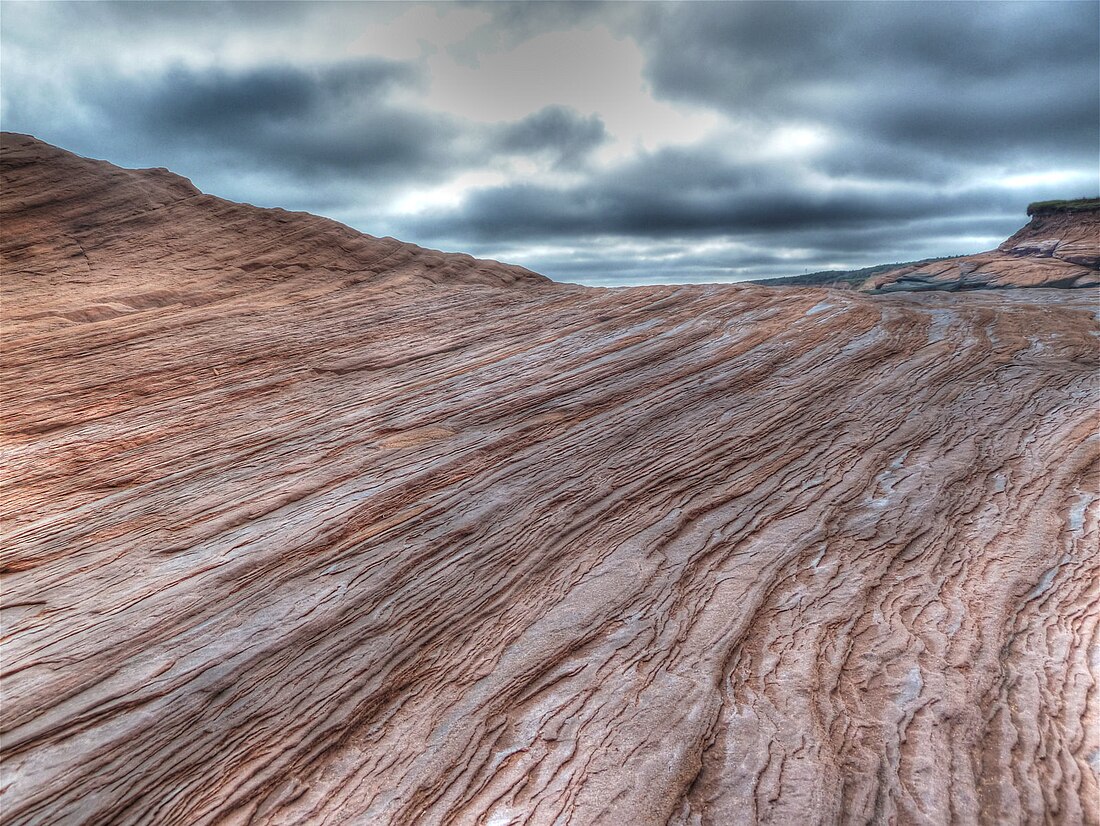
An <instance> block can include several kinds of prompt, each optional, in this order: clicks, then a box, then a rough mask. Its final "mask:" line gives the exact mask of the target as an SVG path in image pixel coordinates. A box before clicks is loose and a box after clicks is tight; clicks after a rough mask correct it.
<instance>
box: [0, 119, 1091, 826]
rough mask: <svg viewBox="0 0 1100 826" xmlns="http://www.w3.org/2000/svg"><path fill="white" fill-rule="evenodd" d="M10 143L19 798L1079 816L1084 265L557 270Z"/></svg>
mask: <svg viewBox="0 0 1100 826" xmlns="http://www.w3.org/2000/svg"><path fill="white" fill-rule="evenodd" d="M0 160H2V162H3V204H2V209H3V212H2V215H3V244H2V247H3V250H2V253H3V273H4V277H3V289H4V303H3V308H4V324H3V352H2V364H0V378H2V381H0V393H2V402H3V404H2V408H0V412H2V416H3V451H4V464H5V468H6V474H5V478H6V485H5V495H4V496H3V497H2V500H0V508H2V518H3V523H2V525H3V574H2V576H3V601H2V614H3V640H2V647H3V674H2V677H0V685H2V690H3V698H4V702H3V709H2V715H0V716H2V734H3V739H2V757H3V761H2V764H0V774H2V778H0V808H2V810H3V819H4V822H5V823H6V824H11V825H12V826H15V824H87V823H96V824H100V823H104V824H105V823H112V824H138V823H141V824H148V823H156V824H181V825H186V826H192V825H193V824H207V823H219V824H303V823H306V824H348V823H355V824H411V823H418V824H419V823H423V824H444V823H446V824H496V825H497V826H502V825H503V824H520V823H532V824H565V823H573V824H611V825H612V826H621V824H665V823H671V824H731V823H750V822H756V823H776V824H788V823H800V824H801V823H806V824H816V823H821V824H835V823H899V824H910V823H912V824H917V823H920V824H925V823H988V824H995V823H998V824H999V823H1044V822H1045V823H1096V822H1097V806H1098V784H1097V769H1098V768H1100V743H1097V725H1098V724H1100V708H1098V703H1100V694H1098V692H1100V686H1098V674H1097V670H1098V667H1100V663H1098V661H1097V657H1096V652H1097V645H1098V642H1100V634H1098V619H1100V608H1098V601H1097V591H1096V588H1097V574H1098V567H1100V566H1098V562H1097V554H1096V549H1097V540H1098V535H1100V524H1098V523H1100V508H1098V501H1097V485H1098V466H1100V450H1098V440H1097V413H1096V411H1097V401H1098V387H1097V378H1096V376H1097V374H1096V369H1097V356H1098V348H1097V333H1098V326H1097V323H1096V319H1095V316H1094V310H1095V305H1096V300H1097V294H1096V292H1095V291H1091V290H1061V291H1059V290H1023V291H1014V292H981V293H967V294H964V295H948V294H944V293H932V294H920V295H905V294H903V295H887V296H867V295H861V294H854V293H844V292H838V291H828V290H813V289H804V290H794V289H791V290H776V289H768V288H762V287H739V286H692V287H645V288H632V289H625V290H601V289H590V288H579V287H571V286H567V285H553V284H547V283H545V282H543V281H542V280H540V279H538V278H537V277H535V276H533V275H531V274H529V273H527V272H526V271H522V270H518V269H516V268H508V267H504V266H502V265H497V264H494V263H489V262H474V261H473V260H472V259H468V258H462V257H458V258H456V257H449V256H444V255H442V254H439V253H433V252H429V251H424V250H418V249H417V248H413V247H409V246H407V245H400V244H397V242H393V241H389V240H378V239H370V238H365V237H360V236H357V235H356V234H354V233H352V231H350V230H348V229H347V228H344V227H339V226H338V225H334V224H332V223H331V222H326V221H323V220H321V219H317V218H313V217H310V216H303V215H290V214H286V213H279V212H269V211H260V210H256V209H253V208H250V207H245V206H240V205H233V204H227V203H226V202H224V201H219V200H217V199H213V198H209V197H208V196H204V195H200V194H197V193H195V192H194V190H193V189H192V188H191V187H189V186H188V185H187V184H186V182H184V181H182V180H181V179H178V178H175V177H173V176H171V175H169V174H167V173H164V172H148V171H145V172H129V171H124V170H118V169H116V168H114V167H111V166H109V165H106V164H102V163H97V162H90V161H86V160H83V159H78V158H75V157H73V156H71V155H67V154H65V153H61V152H60V151H59V150H55V149H52V148H50V147H46V146H43V145H41V144H37V143H34V142H31V141H30V140H29V139H27V138H23V137H11V138H5V151H4V152H3V154H2V155H0ZM331 244H335V248H332V247H331V246H330V245H331ZM1090 653H1091V657H1092V659H1091V660H1090Z"/></svg>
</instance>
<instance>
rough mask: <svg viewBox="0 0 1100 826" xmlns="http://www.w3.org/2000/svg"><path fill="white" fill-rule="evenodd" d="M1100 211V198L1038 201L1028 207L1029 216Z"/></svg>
mask: <svg viewBox="0 0 1100 826" xmlns="http://www.w3.org/2000/svg"><path fill="white" fill-rule="evenodd" d="M1093 209H1100V198H1074V199H1072V200H1069V201H1036V202H1035V203H1033V204H1028V205H1027V214H1028V215H1035V214H1036V213H1039V212H1088V211H1089V210H1093Z"/></svg>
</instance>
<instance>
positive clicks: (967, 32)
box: [638, 2, 1100, 158]
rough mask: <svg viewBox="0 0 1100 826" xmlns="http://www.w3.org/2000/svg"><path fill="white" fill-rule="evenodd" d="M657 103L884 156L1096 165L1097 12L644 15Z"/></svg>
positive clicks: (716, 9)
mask: <svg viewBox="0 0 1100 826" xmlns="http://www.w3.org/2000/svg"><path fill="white" fill-rule="evenodd" d="M646 11H647V14H646V15H645V17H644V22H643V23H642V24H640V25H639V29H638V31H639V37H640V38H641V40H642V42H643V43H645V44H646V46H647V52H648V54H649V56H650V60H649V64H648V69H647V74H648V77H649V78H650V80H651V82H652V83H653V85H654V89H655V91H656V92H657V93H658V94H659V95H663V96H666V97H669V98H674V99H682V100H691V101H694V102H697V103H699V104H702V105H707V106H715V105H717V106H720V107H722V108H723V109H724V110H725V111H727V112H729V113H730V115H731V116H733V117H751V118H759V119H762V120H764V121H781V120H782V119H785V118H795V119H813V120H816V121H820V122H825V123H829V124H831V125H833V126H834V127H835V128H836V129H837V130H838V131H848V132H851V133H853V134H855V135H862V136H864V137H867V138H873V139H878V140H883V141H888V142H890V143H891V144H894V145H912V146H915V147H923V148H930V149H933V150H935V151H938V152H942V153H945V154H953V155H964V156H971V157H973V156H977V155H981V154H983V153H988V152H989V151H990V150H994V151H999V152H1004V151H1008V150H1016V151H1017V152H1024V153H1032V152H1034V151H1036V150H1039V151H1043V152H1054V151H1059V152H1067V151H1068V152H1069V153H1071V154H1072V155H1074V156H1075V157H1077V158H1080V157H1082V156H1083V155H1084V154H1085V153H1089V152H1091V153H1092V157H1093V158H1094V157H1095V154H1096V150H1097V148H1098V145H1097V142H1098V140H1100V139H1098V134H1097V129H1096V124H1097V121H1098V120H1100V96H1098V84H1100V80H1098V76H1100V65H1098V56H1100V4H1097V3H1091V2H1070V3H1057V2H1050V3H1012V4H1005V3H937V2H926V3H879V4H875V3H816V4H815V3H783V2H772V3H735V4H709V3H704V4H694V5H691V6H688V7H686V8H680V7H675V8H674V7H670V6H667V5H655V6H652V7H647V9H646Z"/></svg>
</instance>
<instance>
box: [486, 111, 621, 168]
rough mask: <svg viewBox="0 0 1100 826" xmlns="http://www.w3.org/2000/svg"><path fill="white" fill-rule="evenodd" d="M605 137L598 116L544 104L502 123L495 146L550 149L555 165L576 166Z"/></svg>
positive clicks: (513, 149) (512, 150)
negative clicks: (519, 118)
mask: <svg viewBox="0 0 1100 826" xmlns="http://www.w3.org/2000/svg"><path fill="white" fill-rule="evenodd" d="M608 137H609V136H608V134H607V129H606V128H605V127H604V124H603V121H602V120H600V118H599V117H598V116H596V115H589V116H588V117H584V116H582V115H580V114H579V113H578V112H576V111H574V110H572V109H569V108H567V107H564V106H547V107H546V108H545V109H542V110H540V111H538V112H535V113H534V114H533V115H528V116H527V117H526V118H523V119H522V120H520V121H516V122H515V123H512V124H508V125H507V126H505V127H504V128H503V129H502V130H501V131H500V133H499V135H498V136H497V139H496V148H497V151H499V152H501V153H504V154H520V155H529V154H534V153H540V152H549V153H551V154H552V155H553V156H554V158H555V160H554V165H555V166H556V167H558V168H576V167H578V166H580V165H581V163H582V162H583V161H584V159H585V158H586V157H587V155H588V154H589V153H590V152H591V151H592V150H593V149H596V148H597V147H598V146H600V145H601V144H602V143H605V142H606V141H607V140H608Z"/></svg>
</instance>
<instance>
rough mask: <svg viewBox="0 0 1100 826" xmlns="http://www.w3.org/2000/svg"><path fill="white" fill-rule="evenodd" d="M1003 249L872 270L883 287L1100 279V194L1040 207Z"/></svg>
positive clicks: (1078, 283) (1091, 282) (1086, 283)
mask: <svg viewBox="0 0 1100 826" xmlns="http://www.w3.org/2000/svg"><path fill="white" fill-rule="evenodd" d="M1029 214H1031V216H1032V217H1031V221H1030V223H1028V224H1027V225H1026V226H1025V227H1023V228H1022V229H1021V230H1020V231H1019V232H1017V233H1016V234H1015V235H1013V236H1012V237H1011V238H1009V239H1008V240H1007V241H1005V242H1004V243H1003V244H1001V245H1000V246H999V247H997V249H995V250H992V251H990V252H983V253H979V254H978V255H965V256H962V257H961V258H944V259H940V260H938V261H926V262H923V263H920V264H910V265H907V266H904V267H899V268H898V269H895V270H890V271H888V272H884V273H881V274H879V275H875V276H872V277H871V278H869V279H868V280H867V282H866V283H865V284H864V289H868V290H875V291H879V292H922V291H927V290H947V291H956V290H983V289H994V288H998V287H1008V288H1012V287H1095V286H1098V285H1100V200H1096V201H1095V207H1094V208H1091V209H1077V210H1073V211H1070V210H1063V209H1056V208H1055V209H1042V208H1040V209H1038V210H1036V211H1035V212H1034V213H1033V214H1032V213H1030V212H1029Z"/></svg>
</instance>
